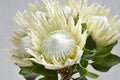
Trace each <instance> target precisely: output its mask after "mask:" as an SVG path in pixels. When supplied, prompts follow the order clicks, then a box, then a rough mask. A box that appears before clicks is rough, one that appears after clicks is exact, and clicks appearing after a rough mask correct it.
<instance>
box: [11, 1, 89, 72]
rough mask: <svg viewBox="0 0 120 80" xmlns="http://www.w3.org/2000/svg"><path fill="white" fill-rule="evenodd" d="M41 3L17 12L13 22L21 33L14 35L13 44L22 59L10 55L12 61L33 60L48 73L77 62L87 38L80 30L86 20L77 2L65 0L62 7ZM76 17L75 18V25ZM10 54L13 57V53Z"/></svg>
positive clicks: (51, 3) (47, 2) (52, 2)
mask: <svg viewBox="0 0 120 80" xmlns="http://www.w3.org/2000/svg"><path fill="white" fill-rule="evenodd" d="M85 1H86V0H85ZM43 2H44V6H43V7H41V6H39V5H38V3H37V4H35V5H34V4H30V11H25V12H24V13H21V12H18V13H17V17H16V18H15V21H16V22H17V23H18V24H19V25H20V26H21V30H22V31H23V32H17V33H16V34H17V38H16V37H15V38H13V43H14V44H15V45H17V51H18V52H19V55H22V58H19V56H14V54H12V55H13V56H12V58H13V59H14V61H15V60H18V59H19V61H20V62H21V63H25V62H24V61H29V62H30V63H31V62H32V61H33V62H36V63H38V64H41V65H44V66H45V68H47V69H52V70H56V69H62V68H65V67H68V66H72V65H73V64H76V63H79V61H80V59H81V56H82V54H83V50H82V49H83V47H84V45H85V43H86V38H87V31H86V30H85V31H82V25H81V24H82V22H83V21H85V20H86V19H87V16H86V17H85V16H84V13H87V12H85V11H86V9H85V8H87V7H86V4H85V3H84V4H85V5H83V7H81V5H80V4H79V3H82V2H81V0H80V1H73V0H67V2H68V3H66V2H65V4H64V5H63V6H61V5H59V4H58V2H57V1H56V0H51V1H48V0H44V1H43ZM78 2H79V3H78ZM80 8H81V10H82V11H80V10H79V9H80ZM76 17H79V18H78V20H77V22H76V21H75V20H74V19H75V18H76ZM15 32H16V31H15ZM21 35H22V36H21ZM14 53H16V54H15V55H17V52H16V50H14ZM20 57H21V56H20ZM23 60H24V61H23ZM15 63H17V64H18V62H15ZM27 64H28V63H26V64H25V65H27ZM18 65H19V64H18ZM19 66H21V65H19Z"/></svg>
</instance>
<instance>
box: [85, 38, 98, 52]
mask: <svg viewBox="0 0 120 80" xmlns="http://www.w3.org/2000/svg"><path fill="white" fill-rule="evenodd" d="M85 47H86V48H87V49H90V50H92V49H95V48H96V42H95V41H94V40H93V38H92V36H89V37H88V38H87V41H86V44H85Z"/></svg>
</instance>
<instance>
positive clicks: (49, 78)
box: [39, 76, 58, 80]
mask: <svg viewBox="0 0 120 80" xmlns="http://www.w3.org/2000/svg"><path fill="white" fill-rule="evenodd" d="M39 80H58V79H55V78H54V77H50V76H45V77H43V78H41V79H39Z"/></svg>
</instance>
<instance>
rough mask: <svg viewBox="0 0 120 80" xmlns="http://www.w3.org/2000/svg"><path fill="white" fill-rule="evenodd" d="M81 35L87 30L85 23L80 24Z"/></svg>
mask: <svg viewBox="0 0 120 80" xmlns="http://www.w3.org/2000/svg"><path fill="white" fill-rule="evenodd" d="M81 25H82V33H83V32H84V31H85V30H86V29H87V24H86V23H82V24H81Z"/></svg>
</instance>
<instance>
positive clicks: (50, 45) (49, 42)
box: [42, 31, 75, 60]
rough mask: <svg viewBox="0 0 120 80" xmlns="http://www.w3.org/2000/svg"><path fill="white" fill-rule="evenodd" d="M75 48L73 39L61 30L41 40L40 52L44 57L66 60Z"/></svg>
mask: <svg viewBox="0 0 120 80" xmlns="http://www.w3.org/2000/svg"><path fill="white" fill-rule="evenodd" d="M74 49H75V41H74V39H73V38H72V37H71V36H70V35H69V34H67V33H65V32H63V31H58V32H54V33H52V34H51V35H49V36H48V37H47V38H46V39H45V40H44V42H43V45H42V53H43V55H44V56H45V57H46V58H51V59H52V58H53V56H54V57H55V59H56V60H66V58H68V57H70V56H71V55H72V54H73V51H74Z"/></svg>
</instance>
